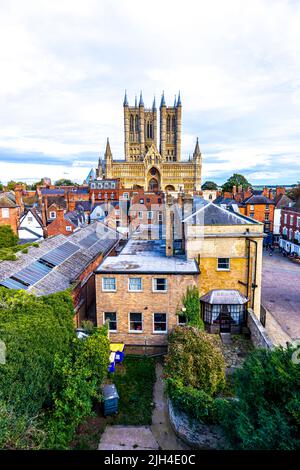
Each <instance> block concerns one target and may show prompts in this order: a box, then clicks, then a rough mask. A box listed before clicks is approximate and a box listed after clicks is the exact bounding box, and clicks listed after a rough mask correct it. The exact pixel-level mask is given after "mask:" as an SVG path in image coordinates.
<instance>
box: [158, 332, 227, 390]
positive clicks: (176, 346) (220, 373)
mask: <svg viewBox="0 0 300 470" xmlns="http://www.w3.org/2000/svg"><path fill="white" fill-rule="evenodd" d="M165 373H166V376H167V377H170V378H173V379H179V380H180V382H181V383H182V385H184V386H191V387H194V388H196V389H198V390H202V391H203V392H205V393H206V394H208V395H210V396H214V395H216V394H217V393H219V392H220V391H221V390H222V389H223V388H224V387H225V362H224V358H223V355H222V353H221V351H220V350H219V348H218V347H217V344H216V339H215V338H214V337H213V335H209V334H208V333H205V332H203V331H199V330H198V329H197V328H193V327H177V328H175V329H174V330H173V332H172V333H171V334H170V335H169V350H168V355H167V357H166V366H165Z"/></svg>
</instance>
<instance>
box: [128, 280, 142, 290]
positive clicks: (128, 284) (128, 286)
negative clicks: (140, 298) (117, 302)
mask: <svg viewBox="0 0 300 470" xmlns="http://www.w3.org/2000/svg"><path fill="white" fill-rule="evenodd" d="M131 279H140V280H141V288H140V289H130V281H131ZM128 292H143V281H142V277H138V276H136V277H129V278H128Z"/></svg>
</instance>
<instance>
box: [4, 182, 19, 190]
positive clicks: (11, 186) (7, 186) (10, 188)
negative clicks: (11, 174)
mask: <svg viewBox="0 0 300 470" xmlns="http://www.w3.org/2000/svg"><path fill="white" fill-rule="evenodd" d="M17 184H18V183H17V182H16V181H13V180H11V181H8V183H7V185H6V189H7V190H8V191H13V190H14V189H15V187H16V186H17Z"/></svg>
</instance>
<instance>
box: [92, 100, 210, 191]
mask: <svg viewBox="0 0 300 470" xmlns="http://www.w3.org/2000/svg"><path fill="white" fill-rule="evenodd" d="M123 108H124V134H125V140H124V153H125V160H114V159H113V156H112V152H111V149H110V144H109V140H108V139H107V144H106V150H105V161H104V162H102V161H101V159H100V160H99V164H98V170H97V176H98V178H105V179H110V178H112V179H115V178H119V179H120V183H121V186H122V187H125V188H143V189H144V190H146V191H155V190H163V191H185V192H190V193H191V192H193V191H198V190H200V189H201V167H202V158H201V152H200V148H199V143H198V139H197V142H196V146H195V150H194V153H193V157H192V158H190V159H189V160H188V161H181V112H182V105H181V99H180V94H179V96H178V99H177V100H176V98H175V102H174V106H170V107H169V106H166V103H165V97H164V94H162V98H161V102H160V108H159V114H160V120H159V121H160V122H159V124H160V129H159V151H158V149H157V109H156V104H155V99H154V101H153V105H152V108H145V107H144V102H143V97H142V93H141V94H140V100H139V105H137V100H136V101H135V105H134V106H129V104H128V100H127V94H126V93H125V98H124V103H123ZM103 163H104V164H103Z"/></svg>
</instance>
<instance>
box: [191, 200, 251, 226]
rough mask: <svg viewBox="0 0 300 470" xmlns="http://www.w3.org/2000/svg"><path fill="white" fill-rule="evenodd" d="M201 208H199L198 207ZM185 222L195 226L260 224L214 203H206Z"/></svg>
mask: <svg viewBox="0 0 300 470" xmlns="http://www.w3.org/2000/svg"><path fill="white" fill-rule="evenodd" d="M198 207H199V206H198ZM184 222H186V223H188V224H193V225H204V226H205V225H223V226H224V225H255V224H259V222H257V221H255V220H253V219H250V218H249V217H246V216H244V215H241V214H238V213H236V212H233V211H231V210H228V209H224V208H223V207H220V206H218V205H216V204H214V203H212V202H208V203H207V202H206V204H203V205H202V207H200V208H199V209H198V210H196V211H195V212H193V213H192V214H191V215H189V216H188V217H186V218H185V219H184Z"/></svg>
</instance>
